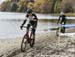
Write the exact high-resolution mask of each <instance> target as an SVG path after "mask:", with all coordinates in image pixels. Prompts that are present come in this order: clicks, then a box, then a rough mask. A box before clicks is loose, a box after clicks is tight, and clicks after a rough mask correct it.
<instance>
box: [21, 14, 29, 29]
mask: <svg viewBox="0 0 75 57" xmlns="http://www.w3.org/2000/svg"><path fill="white" fill-rule="evenodd" d="M27 18H28V15H26V18H25V20H24V21H23V23H22V25H21V29H22V27H23V25H24V24H25V23H26V21H27Z"/></svg>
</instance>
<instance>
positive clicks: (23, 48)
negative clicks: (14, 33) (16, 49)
mask: <svg viewBox="0 0 75 57" xmlns="http://www.w3.org/2000/svg"><path fill="white" fill-rule="evenodd" d="M26 49H27V36H24V37H23V39H22V42H21V51H22V52H25V51H26Z"/></svg>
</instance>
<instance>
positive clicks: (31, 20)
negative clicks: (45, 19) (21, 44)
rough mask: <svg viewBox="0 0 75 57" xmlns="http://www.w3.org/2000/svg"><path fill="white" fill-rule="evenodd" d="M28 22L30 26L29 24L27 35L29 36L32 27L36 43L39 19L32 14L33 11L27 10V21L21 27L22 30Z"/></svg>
mask: <svg viewBox="0 0 75 57" xmlns="http://www.w3.org/2000/svg"><path fill="white" fill-rule="evenodd" d="M26 21H29V22H28V24H27V28H26V35H28V33H29V28H30V27H31V26H32V32H33V34H34V36H33V38H34V41H35V31H36V28H37V22H38V18H37V16H36V14H34V13H33V12H32V9H28V10H27V14H26V19H25V20H24V22H23V23H22V25H21V26H20V28H21V29H22V28H23V26H24V24H25V23H26Z"/></svg>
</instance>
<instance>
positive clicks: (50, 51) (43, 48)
mask: <svg viewBox="0 0 75 57" xmlns="http://www.w3.org/2000/svg"><path fill="white" fill-rule="evenodd" d="M38 35H39V36H38ZM38 35H36V43H35V46H34V47H33V48H30V47H28V49H27V51H26V52H21V50H20V43H21V38H19V39H18V40H17V42H16V43H15V44H16V45H14V46H13V47H12V46H11V47H9V48H8V49H7V50H5V52H4V53H2V54H0V57H75V41H73V42H71V41H69V42H68V44H67V43H66V42H65V37H63V38H62V40H61V44H62V45H57V44H58V41H57V37H56V36H55V33H54V32H52V33H49V32H48V33H47V32H46V33H42V34H38ZM10 42H11V41H10ZM13 42H14V41H13ZM10 48H11V49H10Z"/></svg>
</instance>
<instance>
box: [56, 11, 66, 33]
mask: <svg viewBox="0 0 75 57" xmlns="http://www.w3.org/2000/svg"><path fill="white" fill-rule="evenodd" d="M58 23H60V24H61V25H65V24H66V16H65V14H64V13H63V12H61V13H60V16H59V20H58V22H57V24H58ZM61 32H62V33H65V27H62V29H61Z"/></svg>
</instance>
